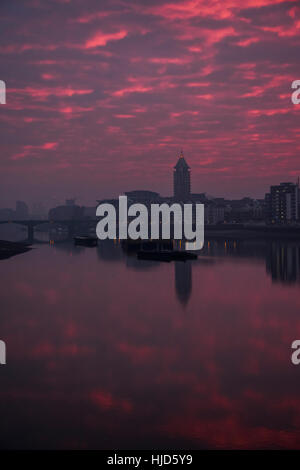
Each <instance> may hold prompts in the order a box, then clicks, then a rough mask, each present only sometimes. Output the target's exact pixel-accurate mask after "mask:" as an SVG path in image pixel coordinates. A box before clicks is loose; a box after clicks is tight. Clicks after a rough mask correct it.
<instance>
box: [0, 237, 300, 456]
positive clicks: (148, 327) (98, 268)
mask: <svg viewBox="0 0 300 470" xmlns="http://www.w3.org/2000/svg"><path fill="white" fill-rule="evenodd" d="M299 250H300V248H299V245H297V244H294V243H292V244H291V243H281V242H273V243H271V242H259V243H257V242H255V243H254V242H252V243H247V242H225V241H218V242H217V241H211V242H210V243H209V244H208V243H207V242H206V246H205V249H204V250H203V251H202V252H201V256H200V257H199V259H198V260H197V261H195V262H192V263H178V262H177V263H166V264H165V263H157V262H147V261H138V260H137V259H136V258H135V255H134V254H131V255H130V256H128V254H127V253H126V252H124V250H122V247H121V246H120V245H119V244H114V243H102V244H101V245H100V246H99V247H98V248H84V247H74V246H73V245H72V243H68V242H65V243H55V244H54V245H49V244H38V245H35V247H34V249H33V250H32V251H31V252H28V253H25V254H23V255H19V256H16V257H14V258H11V259H8V260H5V261H1V262H0V275H1V285H0V293H1V315H0V338H1V339H3V340H4V341H5V342H6V345H7V365H6V366H1V368H0V421H1V426H0V446H1V448H26V449H40V448H54V449H63V448H75V449H104V448H105V449H126V448H130V449H132V448H134V449H138V448H144V449H151V448H157V449H158V448H160V449H168V448H171V449H176V448H179V449H183V448H185V449H192V448H193V449H194V448H195V449H197V448H198V449H201V448H265V447H267V448H289V447H298V448H300V366H298V367H297V366H294V365H292V363H291V360H290V355H291V349H290V345H291V343H292V341H293V340H294V339H298V338H300V295H299V294H300V289H299V287H300V284H299V267H300V258H299V253H300V251H299Z"/></svg>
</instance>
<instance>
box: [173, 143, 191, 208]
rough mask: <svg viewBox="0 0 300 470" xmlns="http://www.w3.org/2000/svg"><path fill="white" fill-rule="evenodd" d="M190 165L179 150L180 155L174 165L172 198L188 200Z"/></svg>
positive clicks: (189, 192) (189, 193)
mask: <svg viewBox="0 0 300 470" xmlns="http://www.w3.org/2000/svg"><path fill="white" fill-rule="evenodd" d="M190 171H191V169H190V167H189V166H188V164H187V163H186V161H185V158H184V156H183V152H182V150H181V152H180V156H179V158H178V161H177V163H176V165H175V166H174V199H175V201H183V202H184V201H188V200H189V199H190V195H191V174H190Z"/></svg>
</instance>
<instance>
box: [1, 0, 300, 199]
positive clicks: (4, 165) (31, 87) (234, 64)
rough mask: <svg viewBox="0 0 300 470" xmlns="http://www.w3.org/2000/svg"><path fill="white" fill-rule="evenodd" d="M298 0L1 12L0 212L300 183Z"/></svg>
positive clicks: (5, 7) (101, 1) (143, 0)
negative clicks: (182, 163) (177, 189)
mask: <svg viewBox="0 0 300 470" xmlns="http://www.w3.org/2000/svg"><path fill="white" fill-rule="evenodd" d="M299 55H300V3H299V0H284V1H282V0H243V1H241V0H222V1H221V0H219V1H217V0H186V1H176V0H151V1H149V0H85V1H83V0H51V1H50V0H22V1H18V0H1V4H0V56H1V60H0V79H2V80H4V81H5V82H6V86H7V104H6V105H0V121H1V124H0V126H1V134H0V135H1V147H0V149H1V152H0V163H1V165H0V171H1V189H0V191H1V193H0V206H1V207H4V206H9V205H13V204H14V201H15V200H16V199H23V200H25V201H28V202H29V203H32V202H34V201H38V200H42V201H43V202H44V203H45V204H46V205H47V206H49V205H53V204H55V203H56V202H60V201H62V200H63V199H64V198H65V197H72V196H75V197H77V198H78V203H80V204H93V203H94V201H95V199H97V198H101V197H110V196H117V195H118V194H120V193H122V192H123V191H126V190H130V189H141V188H144V189H152V190H156V191H159V192H161V194H164V195H167V194H170V193H171V192H172V171H173V170H172V166H173V165H174V164H175V162H176V158H177V155H178V154H179V152H180V150H181V148H183V151H184V154H185V156H186V159H187V161H188V163H189V164H190V166H191V168H192V190H193V192H203V191H205V192H207V193H208V194H211V195H216V196H226V197H236V198H237V197H240V196H242V195H250V196H254V197H262V196H263V195H264V193H265V192H266V190H267V189H268V186H269V185H270V184H272V183H278V182H280V181H295V180H296V178H297V176H298V174H300V158H299V153H300V152H299V151H300V139H299V137H300V128H299V118H300V114H299V112H300V105H293V104H292V102H291V83H292V81H293V80H296V79H300V65H299Z"/></svg>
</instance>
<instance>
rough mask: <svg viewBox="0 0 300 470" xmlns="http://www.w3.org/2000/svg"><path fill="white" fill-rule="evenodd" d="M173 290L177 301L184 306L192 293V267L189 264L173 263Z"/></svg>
mask: <svg viewBox="0 0 300 470" xmlns="http://www.w3.org/2000/svg"><path fill="white" fill-rule="evenodd" d="M174 264H175V289H176V294H177V297H178V300H179V301H180V302H181V303H182V304H183V305H186V304H187V303H188V300H189V298H190V295H191V293H192V265H191V263H190V262H188V261H187V262H186V263H182V262H180V261H176V262H175V263H174Z"/></svg>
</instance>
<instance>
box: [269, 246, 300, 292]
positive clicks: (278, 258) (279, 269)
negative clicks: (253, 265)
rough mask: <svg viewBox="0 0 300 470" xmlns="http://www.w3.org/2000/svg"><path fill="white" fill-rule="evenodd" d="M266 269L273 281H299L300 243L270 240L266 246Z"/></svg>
mask: <svg viewBox="0 0 300 470" xmlns="http://www.w3.org/2000/svg"><path fill="white" fill-rule="evenodd" d="M266 270H267V273H269V274H270V275H271V277H272V280H273V281H281V282H283V283H294V282H299V281H300V245H299V244H296V243H293V242H284V241H271V242H270V243H269V244H268V246H267V253H266Z"/></svg>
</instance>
